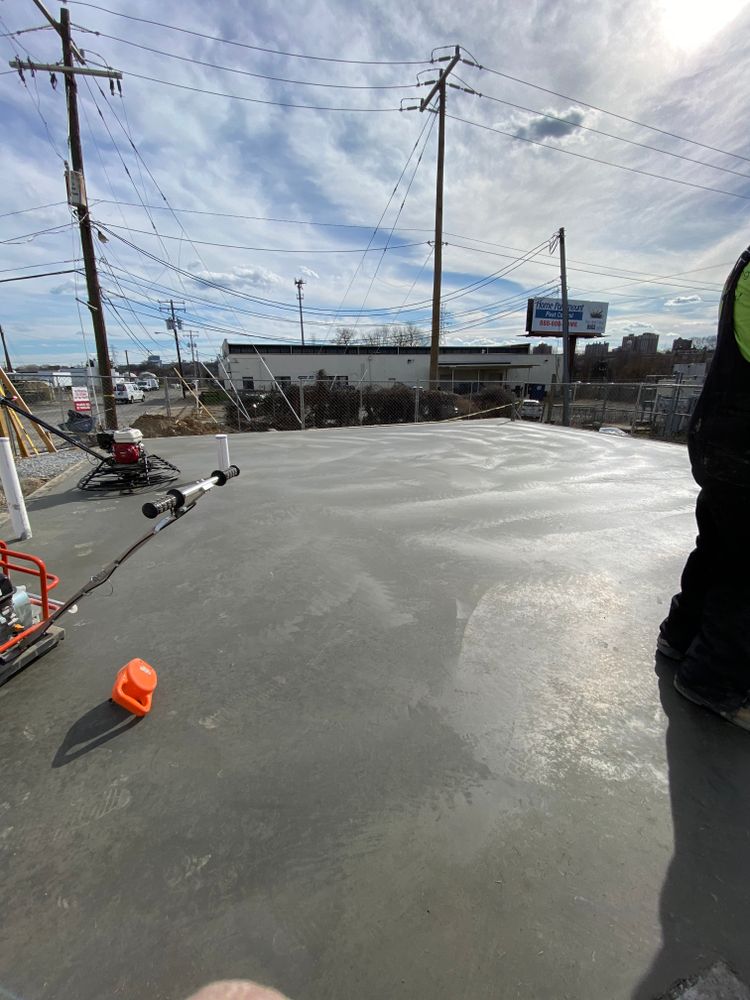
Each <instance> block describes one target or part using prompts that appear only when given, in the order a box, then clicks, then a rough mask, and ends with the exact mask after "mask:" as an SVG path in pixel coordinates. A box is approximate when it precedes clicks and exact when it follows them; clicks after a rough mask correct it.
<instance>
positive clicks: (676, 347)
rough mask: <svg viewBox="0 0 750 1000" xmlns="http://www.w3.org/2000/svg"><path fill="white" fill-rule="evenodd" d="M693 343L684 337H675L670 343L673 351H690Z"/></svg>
mask: <svg viewBox="0 0 750 1000" xmlns="http://www.w3.org/2000/svg"><path fill="white" fill-rule="evenodd" d="M692 349H693V342H692V340H688V339H687V338H686V337H675V339H674V341H673V343H672V350H673V351H692Z"/></svg>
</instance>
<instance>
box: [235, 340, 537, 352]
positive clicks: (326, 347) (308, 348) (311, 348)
mask: <svg viewBox="0 0 750 1000" xmlns="http://www.w3.org/2000/svg"><path fill="white" fill-rule="evenodd" d="M223 347H224V349H225V351H226V353H227V354H255V353H256V352H257V353H258V354H313V355H316V354H332V355H336V356H342V355H345V354H355V355H356V354H362V355H365V356H367V355H372V354H424V355H429V353H430V348H429V347H395V346H391V345H389V346H385V347H371V346H370V345H368V344H346V345H343V344H305V346H304V347H303V346H302V345H301V344H254V343H252V342H250V343H242V344H236V343H230V342H229V341H226V340H225V341H224V344H223ZM440 353H441V354H442V355H445V354H453V355H458V356H460V355H476V354H529V353H530V345H529V344H493V345H491V346H489V347H486V346H480V345H477V346H476V347H441V348H440Z"/></svg>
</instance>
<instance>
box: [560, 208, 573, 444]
mask: <svg viewBox="0 0 750 1000" xmlns="http://www.w3.org/2000/svg"><path fill="white" fill-rule="evenodd" d="M558 242H559V245H560V287H561V291H562V342H563V426H564V427H570V378H571V375H570V372H571V364H570V317H569V316H568V270H567V262H566V260H565V227H564V226H560V230H559V232H558Z"/></svg>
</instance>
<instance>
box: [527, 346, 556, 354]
mask: <svg viewBox="0 0 750 1000" xmlns="http://www.w3.org/2000/svg"><path fill="white" fill-rule="evenodd" d="M531 353H532V354H552V344H535V345H534V347H532V348H531Z"/></svg>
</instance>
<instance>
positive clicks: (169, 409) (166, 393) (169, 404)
mask: <svg viewBox="0 0 750 1000" xmlns="http://www.w3.org/2000/svg"><path fill="white" fill-rule="evenodd" d="M164 399H165V402H166V407H167V416H168V417H169V418H170V419H171V417H172V401H171V400H170V398H169V379H168V378H165V379H164ZM227 468H228V466H227Z"/></svg>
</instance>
